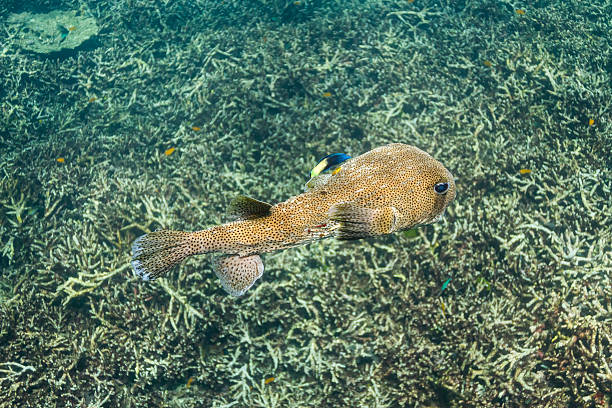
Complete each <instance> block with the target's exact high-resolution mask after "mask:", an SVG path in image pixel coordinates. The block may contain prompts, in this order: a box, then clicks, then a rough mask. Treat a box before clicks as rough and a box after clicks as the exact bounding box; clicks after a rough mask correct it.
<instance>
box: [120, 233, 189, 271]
mask: <svg viewBox="0 0 612 408" xmlns="http://www.w3.org/2000/svg"><path fill="white" fill-rule="evenodd" d="M197 253H199V252H198V248H197V245H194V239H193V236H192V233H190V232H183V231H170V230H160V231H154V232H151V233H149V234H145V235H142V236H140V237H138V238H137V239H136V240H135V241H134V243H133V244H132V267H133V268H134V274H135V275H136V276H139V277H141V278H142V279H143V280H153V279H156V278H158V277H159V276H162V275H163V274H165V273H166V272H168V271H169V270H170V269H172V267H173V266H175V265H177V264H178V263H180V262H181V261H182V260H183V259H185V258H187V257H188V256H190V255H195V254H197Z"/></svg>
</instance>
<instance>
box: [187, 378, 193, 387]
mask: <svg viewBox="0 0 612 408" xmlns="http://www.w3.org/2000/svg"><path fill="white" fill-rule="evenodd" d="M193 382H194V378H193V377H189V379H188V380H187V384H185V387H187V388H189V387H191V384H193Z"/></svg>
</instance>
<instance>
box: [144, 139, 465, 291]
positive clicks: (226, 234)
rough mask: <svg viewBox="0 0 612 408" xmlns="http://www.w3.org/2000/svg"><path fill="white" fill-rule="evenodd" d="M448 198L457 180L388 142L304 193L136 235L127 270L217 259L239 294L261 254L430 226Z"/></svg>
mask: <svg viewBox="0 0 612 408" xmlns="http://www.w3.org/2000/svg"><path fill="white" fill-rule="evenodd" d="M340 155H342V154H340ZM344 156H348V155H344ZM334 157H338V156H337V155H334ZM342 157H343V156H342ZM324 167H326V166H324ZM454 198H455V181H454V179H453V176H452V174H451V173H450V172H449V171H448V170H447V169H446V168H445V167H444V166H443V165H442V164H441V163H440V162H438V161H437V160H435V159H434V158H433V157H431V156H430V155H429V154H427V153H425V152H424V151H422V150H420V149H418V148H416V147H414V146H410V145H406V144H401V143H393V144H389V145H386V146H381V147H378V148H376V149H374V150H371V151H369V152H367V153H364V154H362V155H360V156H357V157H353V158H349V159H347V160H345V161H342V171H340V172H338V173H336V174H332V172H331V171H327V172H326V171H321V172H320V173H319V174H318V175H317V176H316V178H315V180H314V181H313V184H312V186H309V187H307V190H306V191H305V192H303V193H302V194H299V195H296V196H294V197H291V198H289V199H288V200H287V201H284V202H281V203H278V204H276V205H271V204H268V203H266V202H263V201H259V200H255V199H253V198H249V197H245V196H239V197H237V198H236V199H235V200H234V201H233V202H232V204H231V205H230V213H231V214H232V215H233V216H234V217H235V218H236V220H235V221H232V222H228V223H225V224H221V225H217V226H213V227H211V228H208V229H205V230H202V231H195V232H185V231H172V230H158V231H154V232H150V233H148V234H146V235H143V236H140V237H138V238H137V239H136V240H135V241H134V243H133V244H132V268H133V269H134V274H135V275H137V276H139V277H140V278H142V279H144V280H152V279H155V278H157V277H159V276H162V275H164V274H165V273H167V272H168V271H169V270H170V269H171V268H172V267H173V266H175V265H177V264H178V263H180V262H181V261H183V260H184V259H185V258H187V257H188V256H192V255H197V254H204V253H210V252H217V253H221V254H223V255H221V256H219V257H217V258H216V259H215V260H214V261H213V269H214V271H215V274H216V275H217V277H218V278H219V280H220V281H221V285H222V286H223V288H224V289H225V290H226V291H227V292H228V293H229V294H230V295H232V296H241V295H243V294H244V293H245V292H246V291H247V290H248V289H249V288H250V287H251V286H253V284H254V283H255V281H256V280H257V279H259V278H260V277H261V276H262V274H263V270H264V265H263V262H262V260H261V257H260V254H263V253H266V252H272V251H277V250H282V249H286V248H291V247H295V246H298V245H303V244H307V243H310V242H313V241H317V240H320V239H323V238H332V237H334V238H337V239H339V240H355V239H360V238H366V237H374V236H378V235H385V234H391V233H393V232H396V231H404V230H408V229H411V228H414V227H417V226H420V225H426V224H431V223H434V222H436V221H439V220H440V219H441V218H442V216H443V215H444V211H445V210H446V207H447V206H448V205H449V204H450V203H451V202H452V201H453V199H454Z"/></svg>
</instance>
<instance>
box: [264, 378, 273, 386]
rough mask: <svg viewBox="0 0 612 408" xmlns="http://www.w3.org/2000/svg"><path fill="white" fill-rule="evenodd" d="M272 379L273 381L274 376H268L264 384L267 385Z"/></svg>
mask: <svg viewBox="0 0 612 408" xmlns="http://www.w3.org/2000/svg"><path fill="white" fill-rule="evenodd" d="M272 381H274V377H268V378H266V379H265V381H264V384H266V385H268V384H270V383H271V382H272Z"/></svg>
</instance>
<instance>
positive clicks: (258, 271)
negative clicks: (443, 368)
mask: <svg viewBox="0 0 612 408" xmlns="http://www.w3.org/2000/svg"><path fill="white" fill-rule="evenodd" d="M213 268H214V270H215V274H216V275H217V277H218V278H219V280H220V281H221V286H223V289H225V290H226V291H227V293H229V294H230V295H232V296H242V295H244V293H245V292H246V291H247V290H248V289H249V288H250V287H251V286H253V284H254V283H255V281H256V280H257V279H259V278H261V275H263V271H264V265H263V262H262V261H261V258H260V257H259V255H249V256H238V255H233V256H222V257H219V258H217V259H216V260H215V262H214V265H213Z"/></svg>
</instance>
